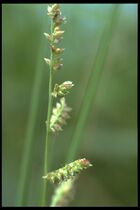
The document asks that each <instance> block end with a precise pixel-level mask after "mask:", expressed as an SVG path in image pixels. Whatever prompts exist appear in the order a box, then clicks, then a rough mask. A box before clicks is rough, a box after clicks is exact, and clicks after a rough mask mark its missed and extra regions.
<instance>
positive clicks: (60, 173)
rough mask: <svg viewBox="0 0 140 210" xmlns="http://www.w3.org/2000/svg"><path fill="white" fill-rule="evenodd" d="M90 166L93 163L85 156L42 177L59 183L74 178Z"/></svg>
mask: <svg viewBox="0 0 140 210" xmlns="http://www.w3.org/2000/svg"><path fill="white" fill-rule="evenodd" d="M90 166H92V164H91V163H90V162H89V161H88V160H87V159H85V158H83V159H79V160H75V161H74V162H72V163H69V164H67V165H65V167H63V168H60V169H57V170H55V171H53V172H50V173H48V174H47V175H46V176H43V177H42V178H44V179H47V180H50V181H51V182H52V183H56V184H57V183H61V182H63V181H67V180H69V179H72V178H74V177H75V176H76V175H78V174H79V173H80V172H81V171H82V170H83V169H87V168H89V167H90Z"/></svg>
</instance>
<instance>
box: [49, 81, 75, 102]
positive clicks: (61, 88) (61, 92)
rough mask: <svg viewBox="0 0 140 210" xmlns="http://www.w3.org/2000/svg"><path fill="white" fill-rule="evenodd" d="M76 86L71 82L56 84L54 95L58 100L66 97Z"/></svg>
mask: <svg viewBox="0 0 140 210" xmlns="http://www.w3.org/2000/svg"><path fill="white" fill-rule="evenodd" d="M73 86H74V84H73V83H72V82H71V81H65V82H63V83H62V84H60V85H58V84H55V86H54V90H53V92H52V95H53V96H54V97H55V98H56V97H57V96H61V97H62V96H65V95H67V94H68V93H69V90H70V89H71V88H72V87H73Z"/></svg>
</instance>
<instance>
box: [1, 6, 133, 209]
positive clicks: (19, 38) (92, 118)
mask: <svg viewBox="0 0 140 210" xmlns="http://www.w3.org/2000/svg"><path fill="white" fill-rule="evenodd" d="M111 7H112V5H111V4H65V5H64V4H62V5H61V8H62V13H63V15H65V16H66V17H67V24H65V25H64V26H63V28H64V30H65V34H64V40H63V42H62V46H63V47H64V48H66V50H65V53H64V55H63V59H64V61H63V63H64V67H63V68H62V70H61V71H60V72H58V73H57V74H56V76H55V81H57V82H63V81H65V80H71V81H73V82H74V84H75V86H74V88H73V90H72V91H71V94H70V95H69V96H68V97H67V100H68V104H69V105H70V106H71V107H72V108H73V111H72V117H71V119H70V121H69V123H68V124H67V126H66V127H65V129H64V132H61V133H60V134H59V135H57V136H56V137H55V138H56V139H55V146H54V149H53V152H52V156H53V165H52V169H56V168H59V167H60V166H63V164H64V162H65V159H66V154H67V151H68V149H69V145H70V141H71V137H72V134H73V132H74V129H75V125H76V122H77V116H78V111H79V107H80V103H81V101H82V97H83V94H84V90H85V87H86V83H87V80H88V76H89V73H90V71H91V63H92V62H93V61H94V59H95V55H96V51H97V47H98V44H99V41H100V35H101V33H102V31H103V28H104V25H105V22H106V21H108V17H109V11H110V8H111ZM46 8H47V5H45V4H5V5H4V4H3V5H2V93H3V102H2V103H3V104H2V114H3V120H2V138H3V142H2V163H3V164H2V202H3V206H15V204H16V193H17V185H18V180H19V169H20V164H21V157H22V156H21V154H22V149H23V144H24V139H25V133H26V128H27V121H28V114H29V105H30V100H31V94H32V88H33V82H34V75H35V70H36V66H37V63H38V57H39V49H40V43H41V41H42V39H43V42H44V49H45V52H43V51H42V62H43V69H40V71H43V78H42V87H41V92H40V104H39V107H38V115H37V116H38V117H37V123H36V129H35V137H34V157H33V163H32V168H31V180H30V191H29V199H28V205H29V206H32V205H33V206H37V205H38V202H39V199H40V194H41V189H40V186H41V182H42V180H41V176H42V173H43V161H44V159H43V158H44V141H45V123H44V122H45V121H46V112H47V99H48V75H49V74H48V67H46V65H45V63H44V61H43V57H44V56H46V57H48V56H49V48H48V42H47V41H46V39H45V38H44V36H43V32H49V26H50V25H49V18H48V17H47V15H46V14H47V13H46ZM44 20H45V26H43V21H44ZM43 27H44V29H43ZM92 70H93V69H92ZM136 95H137V4H122V5H121V8H120V14H119V18H118V21H117V24H116V26H115V33H114V36H113V39H112V40H111V41H110V48H109V53H108V56H107V60H106V64H105V66H104V69H103V73H102V75H101V79H100V83H99V85H98V90H97V93H96V97H95V99H94V103H93V105H92V109H91V110H90V114H89V118H88V122H87V124H86V127H85V130H84V135H83V141H82V145H81V148H79V153H78V154H77V158H80V157H86V158H88V159H89V160H90V161H91V162H92V163H93V164H94V166H93V167H92V168H91V169H89V170H87V171H85V172H84V173H82V174H81V176H80V179H79V180H78V182H77V184H76V193H75V198H74V200H73V201H72V202H71V204H70V205H72V206H137V100H136Z"/></svg>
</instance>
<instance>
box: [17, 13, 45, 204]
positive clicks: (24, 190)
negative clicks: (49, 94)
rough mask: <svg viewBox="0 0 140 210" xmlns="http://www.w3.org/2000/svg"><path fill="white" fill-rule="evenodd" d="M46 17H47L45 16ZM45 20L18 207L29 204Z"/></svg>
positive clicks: (28, 125) (22, 163)
mask: <svg viewBox="0 0 140 210" xmlns="http://www.w3.org/2000/svg"><path fill="white" fill-rule="evenodd" d="M44 17H45V15H44ZM45 24H46V21H45V18H44V22H43V24H42V31H41V36H42V37H41V41H40V49H39V55H38V60H37V66H36V72H35V79H34V84H33V90H32V96H31V102H30V108H29V109H30V110H29V117H28V124H27V131H26V136H25V143H24V148H23V157H22V162H21V168H20V177H19V184H18V190H17V206H23V205H25V204H26V202H27V196H28V186H29V181H30V174H31V170H30V168H31V164H32V159H33V151H34V150H33V148H34V147H33V145H34V134H35V125H36V119H37V111H38V107H39V97H40V89H41V83H42V78H43V71H42V69H43V65H44V62H43V59H42V58H43V52H44V50H45V49H44V36H43V32H44V28H45Z"/></svg>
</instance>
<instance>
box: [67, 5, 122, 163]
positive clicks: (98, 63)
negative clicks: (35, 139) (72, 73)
mask: <svg viewBox="0 0 140 210" xmlns="http://www.w3.org/2000/svg"><path fill="white" fill-rule="evenodd" d="M119 7H120V5H119V4H118V5H117V4H116V5H113V8H111V9H112V10H111V14H110V23H109V24H108V25H105V29H104V31H103V34H102V36H101V40H100V43H99V47H98V50H97V53H96V57H95V61H94V64H93V70H92V71H91V75H90V77H89V81H88V85H87V88H86V91H85V95H84V97H83V101H82V106H81V108H80V113H79V118H78V122H77V125H76V129H75V133H74V135H73V138H72V142H71V145H70V149H69V154H68V157H67V162H71V161H74V159H75V156H76V153H77V151H78V149H79V146H80V144H81V141H82V136H83V131H84V127H85V124H86V120H87V118H88V114H89V110H90V107H91V105H92V103H93V99H94V97H95V94H96V92H97V87H98V83H99V79H100V76H101V73H102V71H103V67H104V64H105V61H106V57H107V53H108V50H109V43H110V41H111V37H112V34H113V32H114V29H115V26H116V20H117V17H118V12H119Z"/></svg>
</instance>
